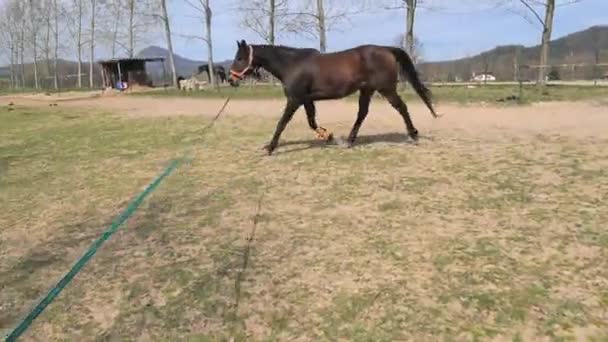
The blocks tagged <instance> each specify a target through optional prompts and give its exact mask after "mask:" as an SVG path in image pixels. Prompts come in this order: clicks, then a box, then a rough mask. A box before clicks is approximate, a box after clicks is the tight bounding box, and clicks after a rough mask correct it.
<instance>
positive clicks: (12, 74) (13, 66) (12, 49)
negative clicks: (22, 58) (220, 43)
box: [10, 37, 16, 89]
mask: <svg viewBox="0 0 608 342" xmlns="http://www.w3.org/2000/svg"><path fill="white" fill-rule="evenodd" d="M10 48H11V67H10V77H11V88H13V89H14V88H16V86H15V85H16V77H15V39H14V37H12V38H11V47H10Z"/></svg>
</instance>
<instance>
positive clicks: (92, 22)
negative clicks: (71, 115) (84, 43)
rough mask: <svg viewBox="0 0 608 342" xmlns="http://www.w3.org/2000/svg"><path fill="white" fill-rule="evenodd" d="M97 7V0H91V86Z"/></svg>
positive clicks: (91, 86) (91, 82) (91, 83)
mask: <svg viewBox="0 0 608 342" xmlns="http://www.w3.org/2000/svg"><path fill="white" fill-rule="evenodd" d="M96 7H97V0H91V36H90V39H89V46H90V48H91V52H90V55H89V87H90V88H93V82H94V80H93V65H94V63H95V10H96Z"/></svg>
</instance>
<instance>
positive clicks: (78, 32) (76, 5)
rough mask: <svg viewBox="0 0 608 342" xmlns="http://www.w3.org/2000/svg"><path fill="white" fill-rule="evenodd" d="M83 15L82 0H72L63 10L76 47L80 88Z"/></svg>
mask: <svg viewBox="0 0 608 342" xmlns="http://www.w3.org/2000/svg"><path fill="white" fill-rule="evenodd" d="M83 16H84V0H72V2H71V6H70V7H69V8H68V9H67V10H66V11H65V17H66V20H67V28H68V31H69V33H70V35H71V37H72V39H73V41H74V47H75V48H76V58H77V68H78V69H77V70H78V71H77V86H78V88H82V48H83V46H84V41H83V28H82V23H83V19H84V17H83Z"/></svg>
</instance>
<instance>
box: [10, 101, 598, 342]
mask: <svg viewBox="0 0 608 342" xmlns="http://www.w3.org/2000/svg"><path fill="white" fill-rule="evenodd" d="M9 102H13V103H14V104H15V106H12V107H11V108H10V110H9V107H7V104H8V103H9ZM222 102H223V101H222V100H221V99H199V98H170V97H162V98H152V97H143V96H142V97H135V96H116V97H109V98H95V99H80V100H78V99H76V100H71V101H58V102H56V103H57V104H58V105H57V106H53V107H49V105H48V102H44V101H41V100H37V99H35V98H20V97H11V98H9V97H0V125H1V129H0V207H1V208H2V215H0V331H3V330H6V331H8V330H9V329H10V328H12V327H13V326H14V325H15V324H16V323H17V322H18V321H19V319H20V318H21V317H22V316H23V315H24V314H26V313H27V311H28V310H29V309H30V308H31V307H32V305H33V304H34V303H35V301H36V299H37V298H39V297H40V296H41V295H43V294H44V293H45V292H46V291H47V290H48V289H49V287H50V286H51V285H52V284H54V283H55V282H56V281H57V280H58V279H59V278H60V277H61V276H62V275H63V274H64V273H65V272H66V271H67V270H68V269H69V267H70V266H71V265H72V264H73V263H74V261H75V260H76V259H77V258H78V257H79V256H80V255H81V254H82V253H83V252H84V250H85V249H86V248H87V247H88V246H89V244H90V243H91V242H92V240H94V239H95V238H96V237H97V236H98V235H99V234H100V233H101V232H102V231H103V230H104V229H105V227H107V225H108V224H109V223H110V222H111V221H112V219H113V218H114V217H115V216H116V215H117V214H118V213H119V212H120V211H121V210H122V209H123V208H124V207H125V206H126V203H128V201H129V200H130V199H131V198H132V197H133V196H135V195H136V194H137V193H138V192H139V191H141V190H142V189H143V187H144V186H145V185H146V184H148V183H149V182H150V181H151V180H152V179H153V178H154V177H155V176H156V175H157V174H158V173H159V172H160V171H162V169H163V168H164V167H165V166H166V165H167V164H168V162H169V161H170V160H171V159H172V158H175V157H179V156H181V154H182V153H183V151H184V150H186V149H189V148H192V156H191V157H192V158H191V160H190V162H188V163H185V164H183V165H182V166H181V167H180V168H179V169H178V170H177V171H176V172H175V173H174V174H172V175H171V176H170V177H169V178H168V179H167V180H165V181H164V182H163V183H162V184H161V185H160V187H159V188H158V189H157V190H156V191H155V192H154V193H153V194H152V195H151V196H150V197H149V198H148V199H147V200H146V201H145V202H144V204H143V205H142V207H141V208H140V209H139V210H138V211H137V212H136V213H135V215H134V216H133V217H132V218H131V219H130V220H129V221H128V222H127V224H126V225H125V227H124V228H123V229H122V230H120V231H119V232H118V233H117V234H116V235H114V236H113V237H112V239H110V240H109V241H108V243H106V244H105V245H104V246H103V247H102V248H101V249H100V251H99V252H98V254H97V255H96V257H95V258H94V259H93V260H92V262H91V263H90V264H88V265H87V267H85V268H84V270H83V271H82V272H81V273H80V274H79V275H78V277H77V278H76V279H75V280H74V282H73V283H71V284H70V286H69V287H67V288H66V290H65V291H64V292H63V293H62V294H61V296H60V297H59V298H58V299H57V300H56V301H55V302H54V303H52V304H51V305H50V306H49V307H48V309H47V310H46V311H45V312H44V313H43V314H42V315H41V316H40V317H39V318H38V319H37V320H36V321H35V322H34V324H33V325H32V327H31V329H30V330H29V331H28V332H27V333H26V335H25V336H24V340H35V341H49V340H63V341H88V340H109V341H119V340H120V341H125V340H133V341H159V340H161V341H176V340H190V341H217V340H225V341H229V340H232V339H234V340H235V341H244V340H248V341H275V340H277V341H320V340H349V341H394V340H412V341H436V340H446V341H452V340H453V341H471V340H496V341H541V340H585V341H588V340H591V341H593V340H597V341H605V340H606V339H608V290H607V289H608V230H607V229H606V228H608V136H607V135H606V132H608V103H606V102H602V101H600V100H597V101H591V100H589V101H585V102H551V103H538V104H533V105H532V104H530V105H525V106H515V105H513V106H496V105H482V104H478V103H470V104H466V105H461V104H451V103H442V104H440V105H439V107H438V110H439V112H440V113H443V114H445V116H444V117H443V118H441V119H437V120H435V119H432V118H431V116H430V114H429V113H428V112H427V111H426V110H425V109H424V108H423V106H422V105H421V104H420V103H418V102H413V103H411V104H410V108H411V111H412V115H413V121H414V124H415V125H416V126H417V128H418V129H419V131H420V133H421V136H422V137H421V140H420V142H419V144H417V145H414V144H411V143H410V142H409V141H408V139H407V137H406V136H405V135H404V133H405V128H404V125H403V123H402V121H401V119H400V117H399V116H398V115H397V114H396V113H395V112H394V111H393V110H392V109H391V108H390V107H389V106H388V104H386V101H385V100H383V99H374V101H373V102H372V107H371V112H370V116H369V117H368V119H367V121H366V122H365V123H364V125H363V128H362V129H361V133H360V139H359V141H358V144H357V146H356V147H354V148H352V149H346V148H343V147H342V146H340V145H334V144H330V145H327V144H324V143H321V142H318V141H315V140H314V134H313V132H311V131H310V130H309V129H308V128H307V126H306V123H305V118H304V115H303V112H302V110H299V111H298V113H296V119H294V121H293V122H292V123H291V124H290V126H288V128H287V130H286V131H285V133H284V134H283V138H282V142H283V143H282V145H281V146H280V147H279V149H278V150H277V153H276V155H274V156H272V157H266V156H265V155H264V154H263V152H262V151H261V147H262V146H263V145H264V144H265V143H266V142H267V141H268V139H269V138H270V136H271V134H272V131H273V129H274V126H275V123H276V120H277V118H278V116H279V115H280V110H281V108H282V106H283V100H282V99H276V100H272V99H266V100H247V99H240V100H233V101H232V102H231V103H230V104H229V106H228V108H227V111H226V112H225V114H224V116H223V117H222V118H221V119H220V120H219V121H218V122H217V123H216V125H215V126H214V127H213V128H212V129H211V130H210V131H208V132H207V133H206V134H205V135H203V134H201V133H202V129H203V126H204V125H205V124H206V123H207V122H209V120H210V118H211V116H213V115H214V114H215V113H216V112H217V110H218V109H219V107H220V106H221V104H222ZM318 112H319V114H318V118H319V122H320V124H321V125H322V126H324V127H326V128H328V129H330V130H332V131H334V133H335V134H336V135H337V136H345V135H347V134H348V130H349V129H350V126H351V125H352V122H353V121H354V119H355V113H356V102H355V101H333V102H325V103H322V104H319V105H318ZM258 207H259V210H258ZM254 227H255V229H254Z"/></svg>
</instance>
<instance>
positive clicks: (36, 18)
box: [0, 0, 582, 88]
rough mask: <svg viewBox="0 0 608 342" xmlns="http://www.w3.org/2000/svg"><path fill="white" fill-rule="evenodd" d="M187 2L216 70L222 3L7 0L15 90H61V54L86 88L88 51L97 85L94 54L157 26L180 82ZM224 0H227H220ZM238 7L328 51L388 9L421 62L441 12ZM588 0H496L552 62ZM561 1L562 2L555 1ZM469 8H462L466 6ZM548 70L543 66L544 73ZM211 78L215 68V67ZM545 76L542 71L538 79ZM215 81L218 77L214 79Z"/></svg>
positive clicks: (347, 3)
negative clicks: (363, 19)
mask: <svg viewBox="0 0 608 342" xmlns="http://www.w3.org/2000/svg"><path fill="white" fill-rule="evenodd" d="M178 1H180V2H183V3H184V4H187V5H189V6H190V7H191V8H192V9H193V10H195V11H196V12H197V13H198V17H199V18H200V19H201V23H202V27H201V30H200V32H202V34H201V35H196V38H199V39H200V40H202V41H203V42H204V43H205V45H206V47H207V52H208V61H209V65H210V67H211V68H212V67H213V42H212V38H211V37H212V34H211V33H212V28H213V9H214V6H217V3H215V1H217V2H218V3H219V0H214V1H212V0H6V1H5V2H4V6H3V8H0V46H1V47H2V48H4V51H6V53H7V54H8V60H9V61H10V82H11V84H12V85H13V86H15V87H19V86H21V87H23V86H25V84H26V71H25V63H26V62H28V63H31V64H32V65H33V75H32V76H33V80H34V82H33V83H34V86H35V87H36V88H38V87H39V86H40V85H39V74H40V71H41V70H40V68H41V67H42V68H44V74H46V75H47V77H52V78H53V84H54V86H55V87H56V88H57V87H58V77H59V76H58V70H57V61H58V59H59V54H60V53H62V54H64V55H69V56H75V57H76V59H77V62H78V70H77V75H75V76H76V77H77V85H78V87H82V86H83V80H82V78H83V74H84V72H83V70H82V68H83V59H84V57H85V55H87V54H88V81H89V82H88V83H89V84H88V85H89V87H93V85H94V75H93V74H94V62H95V52H96V50H97V48H98V47H99V46H98V45H104V47H105V48H106V50H107V51H109V52H110V53H111V55H112V57H115V56H117V55H127V56H129V57H133V56H134V54H135V51H136V48H137V46H138V45H139V44H142V43H144V42H147V41H154V40H158V39H160V37H158V36H156V33H155V32H157V31H156V30H155V28H162V30H160V31H163V32H164V34H163V35H162V36H163V37H164V40H165V42H166V45H167V48H168V50H169V51H170V54H169V64H170V68H171V74H172V79H173V83H174V84H176V83H177V75H176V70H175V63H174V61H173V44H172V37H173V36H174V35H175V34H174V33H173V32H172V28H171V20H170V16H169V14H168V10H167V5H168V3H167V2H178ZM222 1H225V0H222ZM231 1H232V2H233V8H232V10H233V11H234V12H235V13H239V14H240V18H239V20H240V23H241V25H242V27H243V28H244V29H247V30H250V31H251V32H253V33H255V34H256V35H257V36H258V37H259V38H260V39H261V40H262V41H264V42H265V43H267V44H275V43H276V42H277V39H278V37H279V36H280V35H287V34H299V35H305V36H308V37H311V38H313V39H316V40H317V41H318V43H319V49H320V50H321V51H322V52H325V51H326V50H327V34H328V32H330V31H331V30H334V29H336V28H339V27H340V26H341V25H343V24H345V23H348V22H349V20H350V19H351V18H353V17H354V16H356V15H358V14H360V13H365V12H370V11H384V10H399V11H402V13H403V18H404V19H403V20H404V21H403V22H404V31H403V33H402V34H401V35H400V38H399V45H400V46H402V47H404V48H405V49H406V50H407V51H408V52H409V53H410V54H411V55H412V56H413V57H414V59H415V60H416V59H418V57H419V55H420V52H419V51H417V50H418V49H419V47H420V44H419V42H418V40H417V39H416V36H415V30H414V28H415V25H414V24H415V18H416V13H417V10H418V9H420V8H424V9H427V10H431V11H432V10H440V9H441V7H440V5H439V4H440V1H438V0H374V1H370V0H231ZM579 1H582V0H490V1H488V3H493V4H494V5H495V6H496V7H499V6H502V7H505V8H506V9H507V10H511V11H513V12H516V13H518V14H520V15H522V16H523V17H524V18H529V19H530V20H531V21H532V22H534V23H536V24H538V25H539V27H540V28H541V30H542V35H541V45H542V52H541V54H540V56H539V64H540V65H546V64H547V62H548V54H549V41H550V39H551V32H552V26H553V16H554V13H555V10H556V8H557V7H559V6H561V5H565V4H571V3H574V2H579ZM556 2H557V3H556ZM463 6H464V4H463ZM541 70H544V68H541ZM210 74H211V75H213V74H214V73H213V71H212V70H210ZM544 79H545V74H544V72H541V73H539V81H541V82H543V81H544ZM211 82H212V83H214V82H215V80H214V79H213V78H212V80H211Z"/></svg>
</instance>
